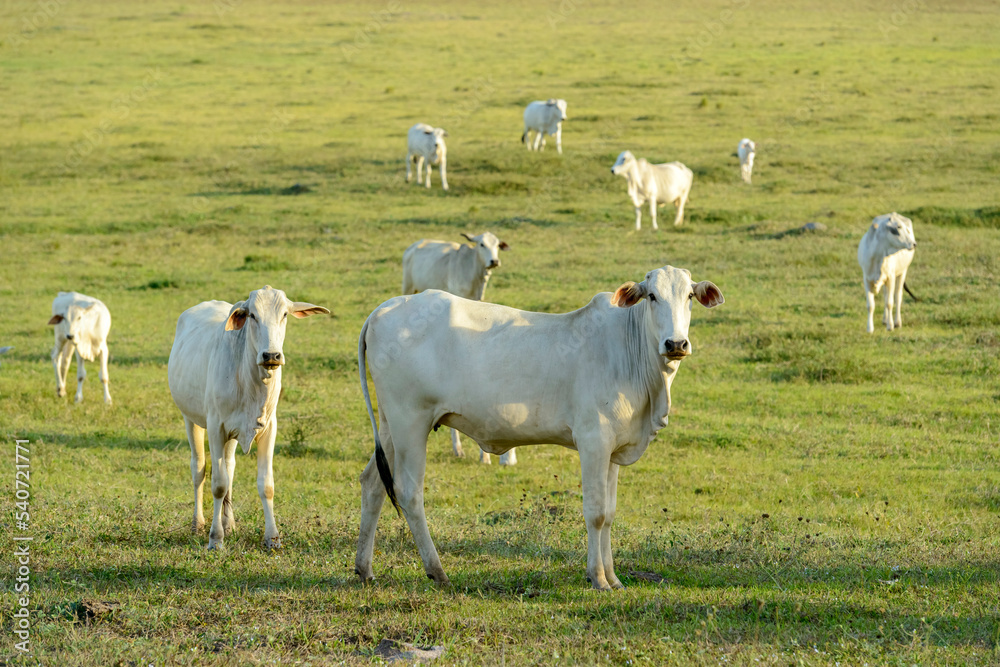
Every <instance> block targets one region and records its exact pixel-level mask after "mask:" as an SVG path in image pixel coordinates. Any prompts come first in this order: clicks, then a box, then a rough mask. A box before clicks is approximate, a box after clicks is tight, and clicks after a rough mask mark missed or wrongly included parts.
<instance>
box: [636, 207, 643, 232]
mask: <svg viewBox="0 0 1000 667" xmlns="http://www.w3.org/2000/svg"><path fill="white" fill-rule="evenodd" d="M640 229H642V205H641V204H636V206H635V231H639V230H640Z"/></svg>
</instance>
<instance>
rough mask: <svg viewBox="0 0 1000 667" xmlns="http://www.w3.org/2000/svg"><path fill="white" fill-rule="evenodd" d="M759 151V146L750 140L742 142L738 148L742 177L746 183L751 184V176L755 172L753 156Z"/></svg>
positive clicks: (737, 153)
mask: <svg viewBox="0 0 1000 667" xmlns="http://www.w3.org/2000/svg"><path fill="white" fill-rule="evenodd" d="M756 151H757V144H755V143H754V142H752V141H750V140H749V139H743V140H742V141H740V145H739V146H737V147H736V155H737V157H739V158H740V176H742V177H743V182H744V183H749V182H750V174H751V173H752V172H753V156H754V154H755V153H756Z"/></svg>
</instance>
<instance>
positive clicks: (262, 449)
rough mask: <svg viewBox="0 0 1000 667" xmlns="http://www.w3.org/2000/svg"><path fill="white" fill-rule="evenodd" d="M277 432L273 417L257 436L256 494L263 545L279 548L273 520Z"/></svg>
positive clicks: (275, 420)
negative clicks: (259, 508)
mask: <svg viewBox="0 0 1000 667" xmlns="http://www.w3.org/2000/svg"><path fill="white" fill-rule="evenodd" d="M277 433H278V420H277V419H276V418H274V417H272V418H271V421H270V422H268V425H267V428H266V429H264V431H263V432H262V433H261V434H260V435H259V436H257V494H258V495H259V496H260V502H261V505H263V506H264V546H265V547H266V548H268V549H279V548H281V537H280V536H279V535H278V524H277V523H276V522H275V520H274V469H273V468H272V465H271V464H272V461H273V459H274V439H275V437H276V436H277Z"/></svg>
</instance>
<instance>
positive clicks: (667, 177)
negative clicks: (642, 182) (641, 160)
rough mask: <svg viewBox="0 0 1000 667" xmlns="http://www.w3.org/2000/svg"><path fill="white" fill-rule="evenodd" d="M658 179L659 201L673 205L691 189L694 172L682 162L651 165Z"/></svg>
mask: <svg viewBox="0 0 1000 667" xmlns="http://www.w3.org/2000/svg"><path fill="white" fill-rule="evenodd" d="M651 167H652V170H653V174H654V178H656V186H657V188H656V190H657V197H656V198H657V200H659V201H661V202H664V203H667V204H671V203H673V202H674V200H676V199H677V198H678V197H680V196H681V195H682V194H684V193H685V192H687V191H688V190H690V189H691V182H692V180H693V178H694V174H693V172H692V171H691V170H690V169H688V168H687V167H686V166H685V165H684V164H682V163H680V162H667V163H665V164H654V165H651Z"/></svg>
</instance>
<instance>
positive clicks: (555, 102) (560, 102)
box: [546, 99, 566, 121]
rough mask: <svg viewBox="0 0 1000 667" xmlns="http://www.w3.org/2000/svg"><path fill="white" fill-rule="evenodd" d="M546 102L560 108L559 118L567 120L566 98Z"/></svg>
mask: <svg viewBox="0 0 1000 667" xmlns="http://www.w3.org/2000/svg"><path fill="white" fill-rule="evenodd" d="M546 104H548V105H549V106H553V107H556V108H558V109H559V120H560V121H564V120H566V100H556V99H551V100H549V101H548V102H546Z"/></svg>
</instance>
